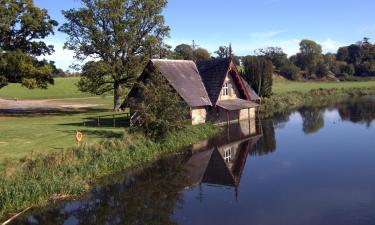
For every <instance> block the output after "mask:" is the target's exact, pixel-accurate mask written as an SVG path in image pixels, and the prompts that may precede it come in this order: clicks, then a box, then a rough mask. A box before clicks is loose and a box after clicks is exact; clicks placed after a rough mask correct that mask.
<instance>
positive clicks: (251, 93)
mask: <svg viewBox="0 0 375 225" xmlns="http://www.w3.org/2000/svg"><path fill="white" fill-rule="evenodd" d="M241 80H242V83H243V84H244V86H245V88H246V91H247V93H248V94H249V96H250V100H251V101H257V100H260V97H259V96H258V95H257V93H255V91H254V89H253V88H252V87H251V86H250V84H249V83H248V82H247V81H246V80H245V79H244V78H243V77H242V76H241Z"/></svg>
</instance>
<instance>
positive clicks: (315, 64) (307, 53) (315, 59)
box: [296, 39, 323, 77]
mask: <svg viewBox="0 0 375 225" xmlns="http://www.w3.org/2000/svg"><path fill="white" fill-rule="evenodd" d="M299 45H300V53H298V54H297V61H296V65H297V66H299V67H300V68H301V69H302V70H304V71H305V72H306V75H307V77H308V76H311V75H312V74H314V73H315V72H316V71H317V69H318V68H319V66H320V65H321V64H322V63H323V55H322V47H321V46H320V45H319V44H317V43H316V42H314V41H312V40H307V39H304V40H302V41H301V42H300V44H299Z"/></svg>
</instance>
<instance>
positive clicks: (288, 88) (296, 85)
mask: <svg viewBox="0 0 375 225" xmlns="http://www.w3.org/2000/svg"><path fill="white" fill-rule="evenodd" d="M320 88H322V89H333V88H336V89H341V88H343V89H352V88H365V89H366V88H374V89H375V80H370V81H345V82H312V81H309V82H296V81H277V82H275V83H274V85H273V87H272V90H273V93H274V94H276V95H281V94H285V93H288V92H300V93H307V92H309V91H311V90H315V89H320Z"/></svg>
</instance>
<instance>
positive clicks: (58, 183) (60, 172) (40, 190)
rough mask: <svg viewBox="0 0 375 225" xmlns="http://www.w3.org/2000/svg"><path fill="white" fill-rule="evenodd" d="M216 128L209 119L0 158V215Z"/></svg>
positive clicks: (72, 192)
mask: <svg viewBox="0 0 375 225" xmlns="http://www.w3.org/2000/svg"><path fill="white" fill-rule="evenodd" d="M220 130H221V129H219V128H218V127H215V126H213V125H210V124H205V125H200V126H194V127H193V126H188V127H186V128H185V129H184V130H181V131H179V132H176V133H174V134H173V135H169V136H168V137H167V139H166V140H164V141H162V142H154V141H151V140H149V139H146V138H144V137H143V136H142V135H132V134H129V133H126V132H125V135H124V138H123V139H108V140H106V141H104V142H102V143H100V144H89V145H85V146H82V147H80V148H72V149H67V150H64V151H62V152H60V153H56V154H48V155H46V156H38V155H35V156H33V157H32V158H31V157H28V158H26V159H23V160H21V161H15V160H8V161H4V162H3V164H2V166H0V220H1V218H2V217H4V216H6V215H7V213H9V212H14V211H18V210H21V209H23V208H25V207H28V206H30V205H34V206H35V205H44V204H47V203H48V202H49V201H50V199H51V197H53V196H57V197H59V196H78V195H81V194H83V193H85V192H87V191H88V190H89V189H90V188H91V187H93V186H95V181H97V180H98V179H99V178H102V177H105V176H109V175H113V174H115V173H118V172H122V171H125V170H127V169H132V168H136V167H142V166H145V165H147V164H148V163H151V162H154V161H155V160H157V159H159V158H160V157H161V156H163V155H165V154H167V153H171V152H176V151H178V150H182V149H185V148H186V147H187V146H189V145H191V144H194V143H196V142H198V141H200V140H204V139H207V138H210V137H212V136H213V135H216V134H217V133H218V132H219V131H220ZM181 137H183V138H181Z"/></svg>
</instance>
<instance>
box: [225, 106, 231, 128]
mask: <svg viewBox="0 0 375 225" xmlns="http://www.w3.org/2000/svg"><path fill="white" fill-rule="evenodd" d="M226 111H227V125H228V127H229V125H230V121H229V111H228V110H226Z"/></svg>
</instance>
